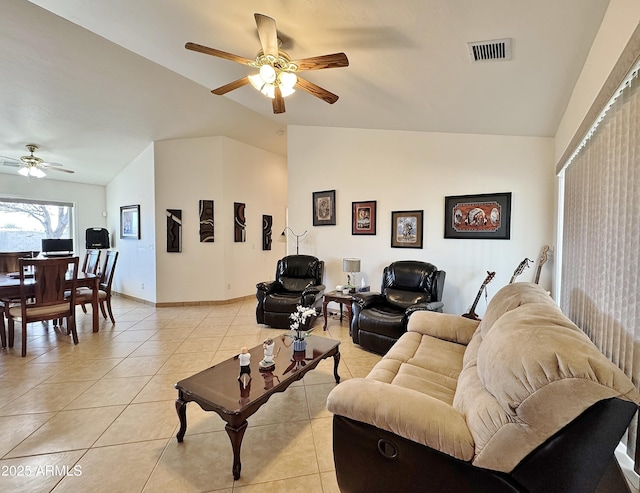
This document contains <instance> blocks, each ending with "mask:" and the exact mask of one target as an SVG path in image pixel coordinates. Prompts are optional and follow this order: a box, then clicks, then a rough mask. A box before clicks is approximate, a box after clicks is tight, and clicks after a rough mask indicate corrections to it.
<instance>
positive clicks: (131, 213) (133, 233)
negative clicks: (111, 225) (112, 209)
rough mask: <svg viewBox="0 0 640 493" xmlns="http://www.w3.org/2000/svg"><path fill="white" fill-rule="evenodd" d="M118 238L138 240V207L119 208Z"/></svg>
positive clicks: (126, 206)
mask: <svg viewBox="0 0 640 493" xmlns="http://www.w3.org/2000/svg"><path fill="white" fill-rule="evenodd" d="M120 238H133V239H135V240H139V239H140V205H139V204H138V205H125V206H122V207H120Z"/></svg>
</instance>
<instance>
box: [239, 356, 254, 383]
mask: <svg viewBox="0 0 640 493" xmlns="http://www.w3.org/2000/svg"><path fill="white" fill-rule="evenodd" d="M237 358H238V359H239V360H240V375H238V380H239V381H240V383H241V384H242V385H243V386H244V387H246V386H247V384H248V383H249V382H250V381H251V366H250V363H251V353H250V352H249V350H248V349H247V348H246V347H243V348H242V349H241V350H240V354H239V355H238V356H237Z"/></svg>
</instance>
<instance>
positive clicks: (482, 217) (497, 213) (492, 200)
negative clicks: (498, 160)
mask: <svg viewBox="0 0 640 493" xmlns="http://www.w3.org/2000/svg"><path fill="white" fill-rule="evenodd" d="M444 237H445V238H468V239H476V240H508V239H510V238H511V192H505V193H484V194H478V195H452V196H448V197H445V198H444Z"/></svg>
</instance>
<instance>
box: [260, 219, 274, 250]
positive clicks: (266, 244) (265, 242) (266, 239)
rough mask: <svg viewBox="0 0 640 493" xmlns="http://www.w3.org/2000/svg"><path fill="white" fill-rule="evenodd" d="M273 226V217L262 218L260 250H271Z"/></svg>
mask: <svg viewBox="0 0 640 493" xmlns="http://www.w3.org/2000/svg"><path fill="white" fill-rule="evenodd" d="M272 226H273V216H268V215H266V214H265V215H263V216H262V249H263V250H271V227H272Z"/></svg>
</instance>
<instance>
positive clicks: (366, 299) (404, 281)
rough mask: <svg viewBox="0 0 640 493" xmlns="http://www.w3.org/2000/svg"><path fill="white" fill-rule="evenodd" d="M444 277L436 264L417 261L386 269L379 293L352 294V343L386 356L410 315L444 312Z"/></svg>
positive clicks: (397, 264)
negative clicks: (425, 312)
mask: <svg viewBox="0 0 640 493" xmlns="http://www.w3.org/2000/svg"><path fill="white" fill-rule="evenodd" d="M445 275H446V273H445V272H444V271H441V270H438V268H437V267H436V266H435V265H433V264H430V263H428V262H421V261H417V260H400V261H397V262H393V263H392V264H391V265H389V266H387V267H385V268H384V271H383V274H382V288H381V290H380V291H381V292H380V293H356V294H354V295H353V303H352V311H353V319H352V320H351V338H352V340H353V342H354V343H355V344H359V345H360V346H361V347H363V348H364V349H367V350H369V351H372V352H374V353H378V354H385V353H386V352H387V351H388V350H389V348H391V346H392V345H393V343H395V342H396V341H397V340H398V338H399V337H400V336H401V335H402V334H404V333H405V332H406V331H407V320H408V319H409V315H410V314H411V313H413V312H414V311H417V310H430V311H434V312H442V307H443V306H444V303H442V290H443V288H444V279H445Z"/></svg>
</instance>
